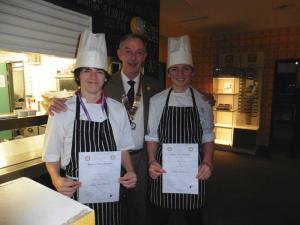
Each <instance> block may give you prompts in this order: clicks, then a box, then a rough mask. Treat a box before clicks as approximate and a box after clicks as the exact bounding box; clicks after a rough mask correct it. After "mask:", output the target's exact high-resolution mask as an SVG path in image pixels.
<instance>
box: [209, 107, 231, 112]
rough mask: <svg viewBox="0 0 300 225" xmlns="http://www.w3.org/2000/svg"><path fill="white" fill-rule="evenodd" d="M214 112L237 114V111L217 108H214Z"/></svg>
mask: <svg viewBox="0 0 300 225" xmlns="http://www.w3.org/2000/svg"><path fill="white" fill-rule="evenodd" d="M213 111H217V112H236V111H237V109H231V110H224V109H216V108H214V109H213Z"/></svg>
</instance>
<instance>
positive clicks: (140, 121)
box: [121, 71, 145, 150]
mask: <svg viewBox="0 0 300 225" xmlns="http://www.w3.org/2000/svg"><path fill="white" fill-rule="evenodd" d="M121 78H122V82H123V87H124V91H125V94H127V92H128V91H129V89H130V85H129V84H128V83H127V81H129V79H128V77H127V76H126V75H125V74H124V73H123V72H122V71H121ZM140 78H141V75H138V76H137V77H136V78H135V79H134V81H135V84H134V93H135V94H136V93H137V91H138V88H139V85H140ZM133 122H134V123H135V124H136V128H135V129H134V130H132V136H133V141H134V145H135V148H133V149H131V150H140V149H142V148H143V146H144V135H145V132H144V131H145V128H144V102H143V93H142V90H141V103H140V106H139V108H138V110H137V111H136V114H135V116H134V118H133Z"/></svg>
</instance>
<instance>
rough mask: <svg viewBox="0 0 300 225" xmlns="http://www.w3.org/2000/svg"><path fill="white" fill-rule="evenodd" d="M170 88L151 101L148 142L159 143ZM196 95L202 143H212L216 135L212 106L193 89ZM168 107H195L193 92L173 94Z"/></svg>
mask: <svg viewBox="0 0 300 225" xmlns="http://www.w3.org/2000/svg"><path fill="white" fill-rule="evenodd" d="M169 90H170V88H168V89H166V90H164V91H162V92H160V93H158V94H156V95H154V96H153V97H152V98H151V99H150V107H149V119H148V128H147V135H146V136H145V139H146V141H155V142H159V139H158V134H157V130H158V126H159V122H160V118H161V116H162V112H163V109H164V106H165V104H166V100H167V96H168V93H169ZM193 91H194V95H195V101H196V106H197V109H198V113H199V116H200V121H201V126H202V130H203V135H202V143H203V144H204V143H207V142H211V141H213V140H214V138H215V135H214V132H213V129H214V123H213V114H212V107H211V105H210V104H209V103H208V102H207V101H205V100H203V96H202V94H200V93H199V92H198V91H197V90H195V89H193ZM168 106H177V107H191V106H193V99H192V95H191V91H190V89H189V88H188V89H187V90H186V91H185V92H181V93H178V92H177V93H175V92H174V91H172V92H171V94H170V98H169V105H168Z"/></svg>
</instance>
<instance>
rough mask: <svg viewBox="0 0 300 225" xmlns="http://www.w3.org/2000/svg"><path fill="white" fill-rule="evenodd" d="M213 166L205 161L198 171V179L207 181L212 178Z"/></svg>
mask: <svg viewBox="0 0 300 225" xmlns="http://www.w3.org/2000/svg"><path fill="white" fill-rule="evenodd" d="M212 170H213V165H212V164H211V163H208V162H205V161H203V162H202V163H201V165H200V167H199V169H198V174H197V176H196V178H197V179H200V180H207V179H208V178H210V177H211V175H212Z"/></svg>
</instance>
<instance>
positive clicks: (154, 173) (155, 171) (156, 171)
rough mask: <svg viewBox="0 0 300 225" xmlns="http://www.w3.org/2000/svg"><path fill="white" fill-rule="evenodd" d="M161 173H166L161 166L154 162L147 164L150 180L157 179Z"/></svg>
mask: <svg viewBox="0 0 300 225" xmlns="http://www.w3.org/2000/svg"><path fill="white" fill-rule="evenodd" d="M163 173H166V171H165V170H164V169H163V168H162V167H161V165H160V164H159V163H158V162H157V161H156V160H154V161H152V162H149V176H150V177H151V178H152V179H156V178H158V177H159V176H160V175H162V174H163Z"/></svg>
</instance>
